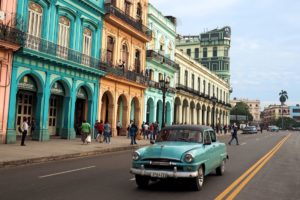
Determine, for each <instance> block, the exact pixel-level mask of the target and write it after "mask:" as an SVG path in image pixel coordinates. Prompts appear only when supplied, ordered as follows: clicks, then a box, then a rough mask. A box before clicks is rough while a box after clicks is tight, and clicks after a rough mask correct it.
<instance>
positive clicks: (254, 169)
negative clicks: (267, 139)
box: [215, 134, 290, 200]
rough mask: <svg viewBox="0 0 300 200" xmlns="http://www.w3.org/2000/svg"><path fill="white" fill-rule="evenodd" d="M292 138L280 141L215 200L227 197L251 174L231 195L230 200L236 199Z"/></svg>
mask: <svg viewBox="0 0 300 200" xmlns="http://www.w3.org/2000/svg"><path fill="white" fill-rule="evenodd" d="M289 137H290V134H289V135H287V136H286V137H284V138H283V139H282V140H281V141H279V142H278V143H277V144H276V146H275V147H274V148H273V149H271V150H270V151H269V152H268V153H267V154H266V155H264V156H263V157H262V158H261V159H259V160H258V161H257V162H256V163H255V164H254V165H253V166H252V167H250V168H249V169H248V170H247V171H246V172H245V173H244V174H242V175H241V176H240V177H239V178H238V179H236V180H235V181H234V182H233V183H232V184H231V185H230V186H229V187H227V188H226V189H225V190H224V191H223V192H222V193H221V194H219V195H218V196H217V197H216V198H215V200H222V199H223V198H224V197H225V196H227V195H228V194H229V193H230V192H231V191H232V190H233V189H234V188H235V187H236V186H237V185H239V184H240V183H241V182H242V181H243V180H244V179H245V178H246V177H247V176H248V175H249V174H250V175H249V177H248V178H246V179H245V180H244V181H243V182H242V184H241V185H240V186H238V188H236V190H234V191H233V193H232V194H231V195H230V198H229V197H228V198H226V199H228V200H231V199H234V197H235V196H236V195H237V194H238V193H239V192H240V191H241V190H242V189H243V188H244V186H245V185H246V184H247V183H248V182H249V181H250V180H251V178H253V177H254V175H255V174H256V173H257V172H258V171H259V170H260V169H261V168H262V167H263V166H264V165H265V164H266V162H267V161H268V160H269V159H271V157H272V156H273V155H274V154H275V153H276V152H277V151H278V150H279V148H280V147H281V145H282V144H283V143H284V142H285V141H286V140H287V139H288V138H289Z"/></svg>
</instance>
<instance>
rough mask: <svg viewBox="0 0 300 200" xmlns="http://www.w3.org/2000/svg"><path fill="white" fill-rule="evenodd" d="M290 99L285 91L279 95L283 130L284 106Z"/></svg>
mask: <svg viewBox="0 0 300 200" xmlns="http://www.w3.org/2000/svg"><path fill="white" fill-rule="evenodd" d="M288 98H289V97H288V95H287V92H286V91H285V90H281V92H280V93H279V101H280V102H281V128H283V112H282V110H283V105H284V103H285V102H286V100H287V99H288Z"/></svg>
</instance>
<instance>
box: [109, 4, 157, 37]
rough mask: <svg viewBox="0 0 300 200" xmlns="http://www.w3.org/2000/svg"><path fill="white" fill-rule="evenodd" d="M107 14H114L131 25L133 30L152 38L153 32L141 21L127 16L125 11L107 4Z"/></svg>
mask: <svg viewBox="0 0 300 200" xmlns="http://www.w3.org/2000/svg"><path fill="white" fill-rule="evenodd" d="M105 9H106V13H108V14H112V15H114V16H116V17H118V18H119V19H121V20H123V21H124V22H126V23H127V24H129V25H131V26H132V27H133V28H135V29H137V30H138V31H140V32H142V33H144V34H146V35H147V36H148V37H150V38H152V31H151V30H150V29H149V28H148V27H146V26H145V25H143V24H142V22H141V21H137V20H136V19H134V18H133V17H131V16H129V15H127V14H126V13H125V12H124V11H122V10H121V9H119V8H116V7H115V6H114V5H112V4H111V3H107V4H105Z"/></svg>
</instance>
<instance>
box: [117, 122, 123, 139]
mask: <svg viewBox="0 0 300 200" xmlns="http://www.w3.org/2000/svg"><path fill="white" fill-rule="evenodd" d="M121 129H122V124H121V122H120V121H118V123H117V135H118V136H120V131H121Z"/></svg>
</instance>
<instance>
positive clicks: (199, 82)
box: [198, 77, 201, 92]
mask: <svg viewBox="0 0 300 200" xmlns="http://www.w3.org/2000/svg"><path fill="white" fill-rule="evenodd" d="M200 84H201V80H200V77H198V91H199V92H200V91H201V88H200Z"/></svg>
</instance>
